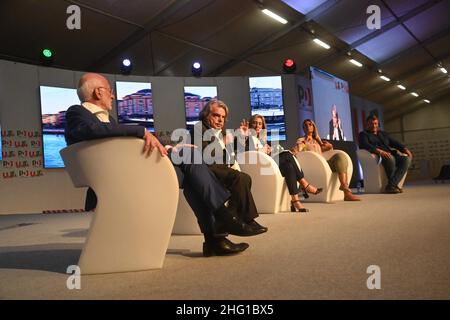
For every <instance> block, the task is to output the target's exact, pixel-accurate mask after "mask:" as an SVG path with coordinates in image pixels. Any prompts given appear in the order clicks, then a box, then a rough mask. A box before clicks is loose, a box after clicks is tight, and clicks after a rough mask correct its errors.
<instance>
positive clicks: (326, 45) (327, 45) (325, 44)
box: [313, 38, 331, 50]
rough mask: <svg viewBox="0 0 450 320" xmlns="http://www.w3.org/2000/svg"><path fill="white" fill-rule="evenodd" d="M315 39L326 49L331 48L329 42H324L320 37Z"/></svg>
mask: <svg viewBox="0 0 450 320" xmlns="http://www.w3.org/2000/svg"><path fill="white" fill-rule="evenodd" d="M313 41H314V42H315V43H317V44H318V45H319V46H321V47H322V48H325V49H327V50H328V49H330V48H331V47H330V45H329V44H327V43H325V42H323V41H322V40H320V39H317V38H315V39H314V40H313Z"/></svg>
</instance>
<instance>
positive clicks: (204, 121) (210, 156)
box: [194, 99, 267, 233]
mask: <svg viewBox="0 0 450 320" xmlns="http://www.w3.org/2000/svg"><path fill="white" fill-rule="evenodd" d="M227 116H228V107H227V105H226V104H225V103H224V102H223V101H220V100H216V99H213V100H210V101H209V102H208V103H207V104H206V105H205V107H204V108H203V110H202V111H201V112H200V114H199V118H200V121H199V122H198V123H197V124H196V125H195V127H194V140H195V144H196V145H198V147H199V148H201V150H202V151H203V160H204V161H205V163H206V164H208V165H209V168H210V169H211V171H212V172H214V174H215V175H216V177H217V178H218V179H219V180H220V181H221V182H222V183H223V184H224V185H225V186H226V187H227V189H228V190H229V191H230V192H231V201H230V202H231V203H230V206H233V208H235V209H236V211H237V212H238V217H239V218H240V219H241V220H242V221H243V222H244V223H245V224H246V225H248V226H249V227H251V228H252V229H253V230H254V231H255V232H257V233H263V232H266V231H267V227H264V226H262V225H260V224H259V223H258V222H256V221H255V218H257V217H258V211H257V209H256V205H255V201H254V200H253V196H252V193H251V183H252V180H251V178H250V176H249V175H248V174H246V173H244V172H240V171H237V170H235V169H233V168H231V166H232V165H233V164H234V162H235V157H234V154H233V149H234V147H233V140H234V136H229V135H227V134H226V131H225V120H226V118H227ZM200 139H201V143H200V141H199V140H200ZM230 145H231V147H229V146H230Z"/></svg>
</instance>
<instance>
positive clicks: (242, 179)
mask: <svg viewBox="0 0 450 320" xmlns="http://www.w3.org/2000/svg"><path fill="white" fill-rule="evenodd" d="M209 169H210V170H211V171H212V172H213V173H214V174H215V175H216V177H217V178H218V179H219V181H220V182H222V183H223V185H224V186H225V187H226V188H227V189H228V190H229V191H230V193H231V198H230V200H231V206H233V207H234V208H235V209H236V211H237V212H238V215H239V218H241V219H242V220H243V221H244V222H250V221H252V220H253V219H255V218H257V217H258V210H257V209H256V204H255V201H254V200H253V196H252V192H251V188H252V179H251V178H250V176H249V175H248V174H246V173H244V172H240V171H237V170H234V169H231V168H229V167H228V166H227V165H224V164H213V165H211V166H209Z"/></svg>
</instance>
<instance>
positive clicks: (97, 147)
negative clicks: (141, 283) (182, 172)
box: [60, 137, 178, 274]
mask: <svg viewBox="0 0 450 320" xmlns="http://www.w3.org/2000/svg"><path fill="white" fill-rule="evenodd" d="M143 143H144V142H143V140H141V139H136V138H131V137H121V138H108V139H99V140H91V141H84V142H80V143H76V144H73V145H71V146H68V147H66V148H64V149H62V150H61V151H60V153H61V156H62V158H63V160H64V164H65V166H66V170H67V171H68V173H69V175H70V177H71V179H72V182H73V184H74V185H75V187H78V188H79V187H88V186H89V187H91V188H93V189H94V190H95V193H96V195H97V198H98V203H97V208H96V210H95V213H94V215H93V218H92V221H91V225H90V228H89V232H88V236H87V239H86V242H85V244H84V247H83V251H82V253H81V257H80V260H79V262H78V266H79V267H80V269H81V273H82V274H97V273H113V272H127V271H138V270H148V269H155V268H162V266H163V262H164V257H165V254H166V251H167V248H168V246H169V240H170V235H171V232H172V228H173V224H174V220H175V213H176V209H177V203H178V180H177V176H176V173H175V169H174V168H173V166H172V163H171V162H170V160H169V159H168V158H167V157H161V156H160V154H159V153H158V152H157V151H154V152H153V153H152V154H151V155H150V157H148V158H147V157H145V156H144V155H142V153H141V152H142V147H143Z"/></svg>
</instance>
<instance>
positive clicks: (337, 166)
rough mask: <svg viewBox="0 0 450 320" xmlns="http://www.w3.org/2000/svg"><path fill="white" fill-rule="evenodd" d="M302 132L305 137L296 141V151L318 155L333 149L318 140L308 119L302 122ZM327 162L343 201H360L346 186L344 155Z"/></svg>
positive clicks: (314, 129) (346, 163)
mask: <svg viewBox="0 0 450 320" xmlns="http://www.w3.org/2000/svg"><path fill="white" fill-rule="evenodd" d="M303 131H304V132H305V135H304V136H303V137H301V138H298V139H297V146H298V149H300V150H302V151H313V152H317V153H319V154H322V152H325V151H328V150H332V149H333V145H332V144H331V143H329V142H328V141H323V140H322V139H321V138H320V136H319V132H317V127H316V124H315V123H314V121H312V120H310V119H306V120H305V121H303ZM327 162H328V165H329V166H330V169H331V171H333V172H337V173H338V176H339V182H340V183H341V186H340V187H339V189H340V190H342V191H343V192H344V200H345V201H360V200H361V199H360V198H358V197H356V196H355V195H354V194H353V193H352V191H351V190H350V188H349V186H348V177H347V166H348V162H347V158H346V157H345V156H344V155H342V154H340V153H337V154H335V155H334V156H332V157H331V158H330V159H329V160H328V161H327Z"/></svg>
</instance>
